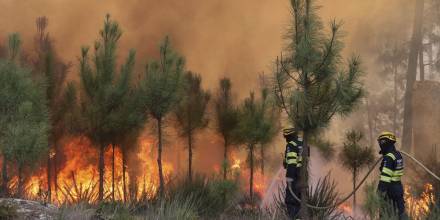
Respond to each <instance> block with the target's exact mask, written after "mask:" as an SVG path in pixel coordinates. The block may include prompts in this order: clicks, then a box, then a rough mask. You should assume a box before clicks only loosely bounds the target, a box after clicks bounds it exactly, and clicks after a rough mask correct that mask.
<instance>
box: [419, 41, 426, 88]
mask: <svg viewBox="0 0 440 220" xmlns="http://www.w3.org/2000/svg"><path fill="white" fill-rule="evenodd" d="M424 62H425V61H424V60H423V43H422V45H421V46H420V51H419V73H420V81H425V63H424Z"/></svg>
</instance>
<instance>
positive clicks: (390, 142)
mask: <svg viewBox="0 0 440 220" xmlns="http://www.w3.org/2000/svg"><path fill="white" fill-rule="evenodd" d="M377 141H378V143H379V146H380V152H379V153H380V154H382V156H383V159H382V164H381V166H380V179H379V185H378V191H379V192H380V194H381V195H383V196H384V198H385V200H386V201H390V202H391V203H392V205H393V207H394V208H395V209H396V211H397V212H398V214H399V219H404V218H405V201H404V199H403V186H402V182H401V178H402V176H403V158H402V155H401V154H400V152H399V151H397V150H396V147H395V146H394V144H395V143H396V136H395V135H394V134H393V133H391V132H382V133H381V134H380V135H379V137H378V138H377Z"/></svg>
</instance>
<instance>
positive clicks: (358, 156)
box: [339, 130, 375, 178]
mask: <svg viewBox="0 0 440 220" xmlns="http://www.w3.org/2000/svg"><path fill="white" fill-rule="evenodd" d="M345 138H346V140H345V141H344V146H343V148H342V152H341V153H340V155H339V158H340V160H341V162H342V163H341V164H342V166H344V167H345V168H347V169H348V170H350V172H352V173H355V174H356V175H357V174H359V173H358V172H360V171H361V170H362V169H363V168H365V167H367V166H368V165H371V164H372V163H374V159H375V158H374V153H373V149H372V148H371V147H362V146H361V145H360V141H361V140H362V139H363V134H362V133H361V132H358V131H355V130H351V131H349V132H347V133H346V135H345ZM354 178H356V177H354Z"/></svg>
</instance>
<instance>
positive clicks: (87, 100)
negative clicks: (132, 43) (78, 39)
mask: <svg viewBox="0 0 440 220" xmlns="http://www.w3.org/2000/svg"><path fill="white" fill-rule="evenodd" d="M121 35H122V32H121V30H120V28H119V25H118V23H116V22H115V21H112V20H110V16H109V15H107V16H106V19H105V21H104V26H103V29H102V30H101V31H100V39H99V40H98V41H96V42H95V47H94V49H95V51H94V52H95V56H94V59H93V64H94V68H93V67H92V66H91V64H90V58H89V54H88V52H89V48H88V47H84V48H82V51H81V52H82V53H81V58H80V76H81V85H82V90H81V99H80V100H81V105H80V107H81V116H82V121H81V130H82V131H83V132H84V134H85V135H86V136H87V137H88V138H89V139H90V140H91V141H92V143H93V144H94V145H95V146H97V147H99V166H98V168H99V195H98V200H100V201H101V200H102V199H103V197H104V151H105V148H106V147H107V146H108V145H109V144H112V141H113V135H114V134H115V133H116V132H118V131H119V129H120V128H119V125H118V123H117V122H118V121H119V119H118V118H117V117H115V115H117V113H118V110H119V109H120V108H124V107H129V106H124V101H123V100H124V99H126V98H127V97H128V96H129V95H130V93H129V91H130V83H129V81H130V75H131V72H132V65H134V57H135V53H134V51H133V50H132V51H130V53H129V55H128V58H127V61H126V63H125V64H124V65H123V66H122V68H121V72H120V73H119V74H116V49H117V42H118V40H119V38H120V37H121Z"/></svg>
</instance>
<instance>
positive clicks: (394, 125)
mask: <svg viewBox="0 0 440 220" xmlns="http://www.w3.org/2000/svg"><path fill="white" fill-rule="evenodd" d="M393 76H394V91H393V92H394V100H393V101H394V106H393V112H394V113H393V132H394V135H397V115H398V112H399V108H398V106H397V105H398V100H397V99H398V98H397V66H395V65H393ZM371 146H373V145H371Z"/></svg>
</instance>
